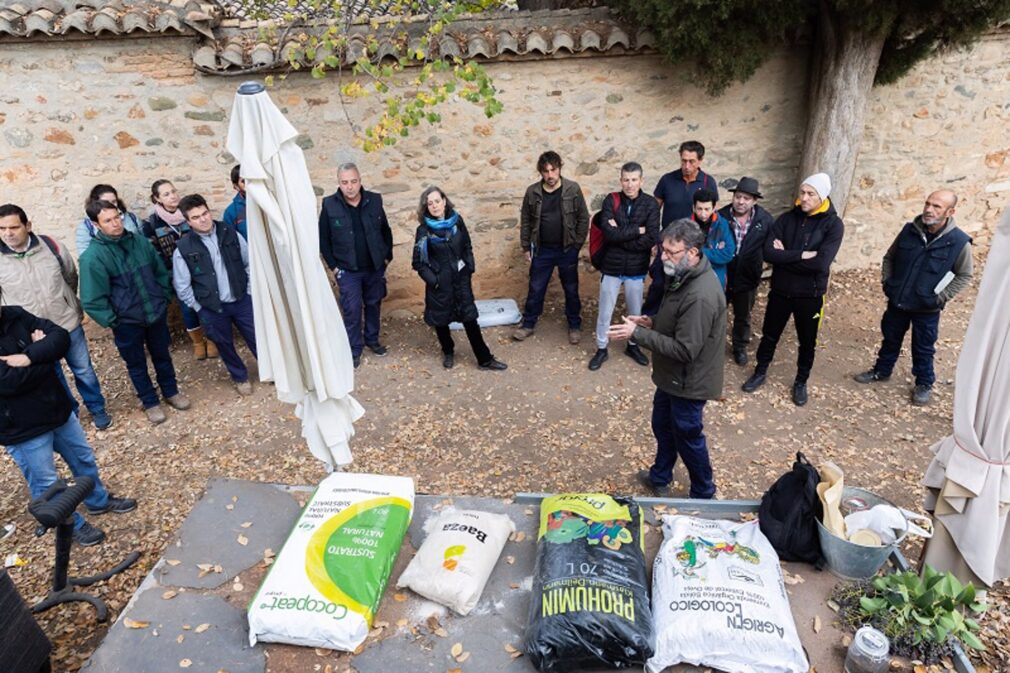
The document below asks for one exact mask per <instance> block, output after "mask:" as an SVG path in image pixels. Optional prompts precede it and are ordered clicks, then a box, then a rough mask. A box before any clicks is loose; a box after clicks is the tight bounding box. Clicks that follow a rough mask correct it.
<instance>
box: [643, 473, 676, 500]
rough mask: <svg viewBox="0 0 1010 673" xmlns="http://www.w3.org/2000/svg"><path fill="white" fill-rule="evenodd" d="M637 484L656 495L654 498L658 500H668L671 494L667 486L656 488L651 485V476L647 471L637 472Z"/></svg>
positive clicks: (654, 485)
mask: <svg viewBox="0 0 1010 673" xmlns="http://www.w3.org/2000/svg"><path fill="white" fill-rule="evenodd" d="M638 483H640V484H642V485H643V486H645V487H647V488H648V489H649V490H650V491H652V492H653V493H654V494H656V497H659V498H669V497H670V494H671V493H672V491H671V490H670V486H669V484H668V485H666V486H657V485H656V484H654V483H652V474H651V472H650V471H649V470H639V471H638Z"/></svg>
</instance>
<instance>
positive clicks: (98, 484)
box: [0, 298, 137, 547]
mask: <svg viewBox="0 0 1010 673" xmlns="http://www.w3.org/2000/svg"><path fill="white" fill-rule="evenodd" d="M0 301H2V298H0ZM69 348H70V335H69V334H68V333H67V331H66V330H65V329H63V328H62V327H60V326H58V325H56V324H54V323H52V322H50V321H48V320H45V319H43V318H38V317H36V316H34V315H32V314H31V313H29V312H28V311H25V310H24V309H23V308H21V307H20V306H3V307H0V442H2V443H3V445H4V446H5V447H6V448H7V453H9V454H10V456H11V458H13V459H14V462H15V463H17V465H18V467H19V468H21V472H22V474H24V477H25V481H27V482H28V490H29V493H30V494H31V498H32V499H33V500H34V499H36V498H38V497H39V496H40V495H42V494H43V493H44V492H45V490H46V489H47V488H49V487H50V486H51V485H52V484H53V483H54V482H55V481H56V479H57V474H56V464H55V462H54V460H53V452H54V451H55V452H57V453H59V454H60V455H61V456H63V460H64V461H66V463H67V466H68V467H69V468H70V471H71V472H72V473H73V474H74V476H78V477H80V476H89V477H91V478H93V479H94V480H95V489H94V490H93V491H92V492H91V494H90V495H89V496H88V497H87V499H86V500H85V501H84V504H85V506H86V507H87V509H88V512H89V513H90V514H104V513H105V512H116V513H123V512H129V511H131V510H133V509H135V508H136V506H137V502H136V501H135V500H132V499H130V498H116V497H113V496H111V495H110V494H109V492H108V491H107V490H106V489H105V486H103V485H102V480H101V479H100V478H99V476H98V465H97V463H96V462H95V453H94V451H92V449H91V446H90V445H89V444H88V441H87V438H86V437H85V436H84V430H82V429H81V424H80V422H79V421H78V420H77V416H76V414H74V413H73V409H72V406H71V400H70V397H69V395H68V394H67V391H66V388H65V387H64V385H63V384H62V383H60V379H59V377H58V376H57V374H56V368H57V367H59V366H60V364H59V362H60V359H62V358H63V357H64V356H65V355H66V354H67V349H69ZM104 539H105V533H103V532H102V531H101V530H100V529H98V528H96V527H95V526H93V525H91V524H90V523H88V522H86V521H85V520H84V517H82V516H81V515H80V514H78V513H76V512H75V513H74V540H76V541H77V542H78V543H79V544H81V545H82V546H86V547H87V546H91V545H95V544H98V543H99V542H101V541H102V540H104Z"/></svg>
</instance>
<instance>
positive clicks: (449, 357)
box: [442, 353, 456, 369]
mask: <svg viewBox="0 0 1010 673" xmlns="http://www.w3.org/2000/svg"><path fill="white" fill-rule="evenodd" d="M442 366H443V367H445V368H446V369H452V368H453V367H455V366H456V356H455V355H453V354H452V353H443V354H442Z"/></svg>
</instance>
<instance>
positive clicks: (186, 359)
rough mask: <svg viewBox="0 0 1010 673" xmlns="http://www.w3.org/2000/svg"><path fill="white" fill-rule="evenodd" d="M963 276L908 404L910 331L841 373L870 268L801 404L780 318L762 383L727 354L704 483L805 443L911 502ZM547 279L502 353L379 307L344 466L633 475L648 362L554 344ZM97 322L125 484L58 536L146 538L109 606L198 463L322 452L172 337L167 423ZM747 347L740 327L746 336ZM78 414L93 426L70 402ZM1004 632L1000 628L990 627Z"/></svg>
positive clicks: (560, 338)
mask: <svg viewBox="0 0 1010 673" xmlns="http://www.w3.org/2000/svg"><path fill="white" fill-rule="evenodd" d="M976 288H977V279H976V284H975V287H973V288H972V289H971V290H970V291H969V292H968V293H966V295H965V296H962V297H958V298H957V299H956V300H955V301H954V302H953V303H952V305H951V306H950V307H949V309H948V310H947V311H945V312H944V315H943V319H942V321H941V332H940V341H939V344H938V353H937V358H936V366H937V373H938V382H937V385H936V388H935V394H934V400H933V403H932V404H931V405H930V406H928V407H925V408H917V407H912V406H911V405H910V404H909V390H910V387H911V378H910V368H911V363H910V361H909V359H908V356H907V342H906V350H905V352H904V353H903V357H902V358H901V359H900V360H899V363H898V368H897V370H896V372H895V375H894V376H893V377H892V379H891V381H890V382H887V383H882V384H877V385H874V386H872V387H868V386H861V385H859V384H857V383H855V382H854V381H853V380H852V375H853V374H855V373H857V372H859V371H861V370H863V369H866V368H867V367H868V366H870V365H871V364H872V362H873V358H874V355H875V352H876V348H877V345H878V341H879V326H878V324H879V319H880V314H881V311H882V310H883V306H884V302H883V298H882V295H881V293H880V289H879V276H878V272H876V271H861V272H844V273H838V274H835V276H834V277H833V279H832V286H831V290H830V293H829V296H828V299H827V308H826V314H825V318H824V324H823V328H822V331H821V338H820V343H819V348H818V354H817V361H816V363H815V365H814V372H813V375H812V377H811V381H810V393H811V394H810V403H809V404H808V406H806V407H805V408H797V407H795V406H794V405H793V404H792V402H791V401H790V399H789V385H790V383H791V381H792V377H793V374H794V371H795V357H796V350H795V338H794V335H793V334H792V333H791V332H789V331H787V333H786V336H785V337H784V339H783V342H782V344H781V345H780V349H779V352H778V353H777V355H776V359H775V362H774V364H773V365H772V368H771V370H770V375H769V382H768V384H766V385H765V386H764V388H762V389H761V390H760V391H759V392H758V393H756V394H754V395H747V394H745V393H743V392H741V391H740V384H741V383H742V382H743V381H744V380H745V379H746V377H747V376H748V375H749V373H750V371H751V370H750V368H740V367H737V366H736V365H734V364H733V363H732V362H731V361H730V360H729V358H727V364H726V382H725V388H724V396H725V397H724V399H723V400H720V401H718V402H713V403H710V404H709V405H708V406H707V407H706V409H705V420H706V434H707V435H708V438H709V446H710V450H711V457H712V464H713V467H714V470H715V476H716V481H717V484H718V487H719V492H718V496H717V497H720V498H759V497H760V496H761V494H762V493H763V492H764V491H765V489H767V487H768V486H769V485H770V484H771V482H772V481H774V479H775V478H776V477H777V476H779V475H780V474H781V473H783V472H785V471H786V470H787V469H789V467H790V465H791V462H792V459H793V456H794V454H795V452H796V451H797V450H802V451H804V452H805V453H806V454H807V456H808V457H809V458H810V459H811V460H812V461H813V462H814V463H815V464H816V463H819V462H821V461H824V460H833V461H834V462H836V463H837V464H838V465H840V466H841V467H842V468H843V469H844V470H845V472H846V482H847V483H849V484H852V485H857V486H866V487H869V488H871V489H872V490H874V491H876V492H879V493H881V494H883V495H885V496H886V497H888V498H890V499H891V500H893V501H894V502H896V503H898V504H900V505H902V506H905V507H908V508H911V509H918V508H919V506H920V502H921V489H920V488H919V486H918V485H917V484H918V480H919V479H920V478H921V476H922V474H923V471H924V469H925V467H926V465H927V464H928V463H929V460H930V457H931V455H932V454H931V452H930V451H929V447H930V446H931V445H932V444H933V443H934V442H936V441H938V440H940V439H941V438H942V437H943V436H944V435H946V434H948V433H949V432H950V430H951V408H952V401H953V388H954V386H953V379H954V370H955V365H956V361H957V355H958V352H959V348H960V344H961V340H962V337H963V334H964V330H965V327H966V325H967V321H968V318H969V316H970V313H971V308H972V305H973V302H974V297H975V291H976ZM763 293H764V290H762V294H763ZM558 295H559V293H558V292H557V288H556V286H555V285H552V288H551V294H550V295H549V297H548V306H549V307H550V308H549V310H548V312H547V314H546V315H545V316H544V317H543V319H542V321H541V323H540V326H539V327H538V330H537V333H536V335H535V336H533V337H531V338H530V339H528V340H527V341H525V342H523V343H517V342H514V341H513V340H512V339H511V338H510V332H511V328H494V329H490V330H487V331H486V337H487V339H488V342H489V344H490V345H491V348H492V351H493V352H494V354H495V355H496V356H497V357H498V358H499V359H501V360H503V361H505V362H507V363H508V365H509V369H508V370H507V371H505V372H484V371H480V370H478V369H477V367H476V363H475V362H474V360H473V357H472V355H471V353H470V350H469V346H468V345H467V344H466V342H465V338H463V337H462V334H461V333H460V334H459V336H458V337H457V358H456V360H457V364H456V367H455V368H454V369H452V370H444V369H443V368H442V366H441V357H440V355H439V352H438V346H437V342H436V340H435V336H434V333H433V332H432V330H431V329H430V328H428V327H426V326H425V325H424V324H423V323H422V322H421V321H420V320H419V319H416V318H414V319H399V320H393V319H387V320H386V321H385V322H384V325H383V334H382V341H383V342H384V343H385V344H387V345H388V346H389V349H390V353H389V355H388V356H386V357H383V358H378V357H375V356H374V355H371V354H369V353H367V352H366V355H365V356H364V358H363V363H362V365H361V368H360V369H359V370H358V371H357V390H356V393H355V395H356V397H357V399H358V400H359V401H360V402H361V404H362V405H363V406H364V407H365V409H366V414H365V416H364V417H363V418H362V419H361V421H359V423H358V424H357V428H356V429H357V435H356V437H355V438H354V441H353V444H352V448H353V451H354V457H355V462H354V464H353V465H352V466H351V469H352V470H353V471H360V472H381V473H388V474H400V475H406V476H411V477H413V478H414V479H415V481H416V487H417V490H418V492H422V493H441V494H476V495H496V496H510V495H512V494H514V493H516V492H518V491H533V492H556V491H575V490H580V491H581V490H603V491H608V492H618V493H632V494H644V490H643V489H642V488H641V487H640V486H638V485H637V484H636V483H635V481H634V474H635V472H636V471H637V470H639V469H641V468H644V467H647V466H648V465H649V464H650V461H651V458H652V455H653V451H654V442H653V439H652V434H651V431H650V428H649V415H650V409H651V397H652V393H653V391H654V386H653V385H652V384H651V382H650V379H649V374H650V370H649V369H648V368H645V367H640V366H638V365H637V364H635V363H634V362H633V361H632V360H631V359H629V358H627V357H624V356H623V354H622V352H621V350H622V348H623V346H617V347H612V348H611V356H610V360H609V361H608V362H607V363H605V364H604V365H603V367H602V369H600V370H599V371H597V372H590V371H588V370H587V368H586V364H587V362H588V360H589V357H590V356H591V355H592V351H593V349H594V345H593V342H592V338H591V336H590V334H589V331H588V329H587V331H585V332H584V338H583V341H582V344H581V345H579V346H571V345H569V344H568V343H567V339H566V333H565V332H566V330H565V328H564V324H563V323H564V319H563V316H562V314H561V311H560V310H559V304H560V298H559V296H558ZM763 306H764V301H763V298H762V299H760V300H759V304H758V306H757V307H755V311H754V315H755V316H756V327H757V328H759V327H760V320H761V316H762V315H763V313H764V309H763ZM594 318H595V304H593V303H589V304H588V305H587V306H586V307H585V308H584V319H585V320H586V324H587V328H588V326H589V325H590V324H591V323H592V322H593V321H594ZM94 328H95V326H94V325H90V326H89V333H90V334H91V336H92V345H93V357H94V359H95V361H96V363H97V366H98V369H99V375H100V377H101V379H102V381H103V384H104V387H105V391H106V393H107V394H108V396H109V397H110V411H111V413H112V414H113V416H114V417H115V425H114V427H113V428H112V429H111V430H109V431H107V432H104V433H97V432H95V431H93V430H91V429H89V430H88V434H89V436H90V437H91V439H92V441H93V443H94V446H95V447H96V452H97V455H98V460H99V464H100V467H101V470H102V475H103V478H104V480H105V482H106V483H107V485H108V486H110V488H111V490H112V491H113V492H114V493H117V494H122V495H129V496H132V497H136V498H138V499H139V501H140V506H139V508H138V510H137V511H136V512H135V513H131V514H128V515H124V516H114V515H106V516H103V517H100V518H96V519H95V520H94V522H95V523H96V524H97V525H99V526H101V527H102V528H104V529H105V530H106V531H107V532H108V533H109V541H108V542H106V543H105V544H103V545H100V546H99V547H96V548H91V549H86V550H81V549H78V548H75V549H74V552H73V560H74V563H75V564H76V566H77V567H78V568H79V573H78V574H91V573H92V572H94V571H97V570H98V569H101V568H104V567H108V566H111V565H112V564H114V563H115V562H117V561H118V560H119V559H120V558H121V557H123V556H125V554H126V553H128V552H129V551H130V550H132V549H141V550H142V551H143V552H144V555H143V557H142V559H141V561H140V562H139V563H138V564H137V565H136V566H135V567H134V568H132V569H131V570H129V571H128V572H126V573H124V574H122V575H119V576H117V577H116V578H114V579H112V580H110V581H109V582H106V583H103V584H101V585H99V586H97V587H93V588H92V591H94V592H96V593H98V594H100V595H102V596H104V597H105V598H106V599H107V600H108V601H109V603H110V606H111V607H112V608H113V610H118V609H120V608H121V607H122V606H123V605H124V604H125V602H126V601H127V600H128V599H129V596H130V595H131V594H132V593H133V591H134V590H135V589H136V587H137V586H138V584H139V583H140V581H141V580H142V579H143V577H144V576H145V575H146V574H147V572H148V570H149V569H150V567H151V565H152V564H153V563H154V562H155V561H156V560H157V559H158V558H159V557H160V556H161V554H162V551H163V549H164V548H165V546H166V545H167V544H168V543H169V542H170V541H171V540H172V538H173V536H174V535H175V533H176V531H177V530H178V528H179V526H180V524H181V523H182V520H183V519H184V517H185V516H186V514H187V513H188V512H189V510H190V508H191V507H192V505H193V503H194V502H195V501H196V500H197V499H198V498H199V496H200V494H201V492H202V490H203V489H204V487H205V485H206V483H207V480H208V478H210V477H212V476H225V477H234V478H241V479H253V480H261V481H266V482H279V483H285V484H312V483H316V482H317V481H318V480H320V479H321V478H322V477H323V476H324V471H323V469H322V467H321V466H320V464H319V463H318V462H317V461H315V460H314V459H313V458H312V457H311V456H310V455H309V453H308V451H307V449H305V447H304V444H303V443H302V442H301V441H300V437H299V423H298V421H297V419H296V418H295V417H294V415H293V409H292V408H291V407H290V406H287V405H284V404H281V403H280V402H278V401H277V400H276V399H275V397H274V391H273V388H272V387H271V386H269V385H266V384H256V386H255V392H254V395H253V397H251V398H248V399H245V398H240V397H239V396H238V394H237V393H236V392H235V391H234V389H233V388H232V386H231V385H230V384H229V382H228V377H227V374H226V372H225V370H224V367H223V365H221V364H220V363H219V362H217V361H208V362H206V363H203V362H196V361H194V360H193V358H192V356H191V355H190V353H189V351H188V349H187V348H186V347H185V346H184V345H183V344H182V342H181V341H180V340H177V341H176V346H175V351H174V353H173V355H174V357H175V361H176V365H177V368H178V370H179V374H180V381H181V387H182V390H183V391H184V392H185V393H187V394H188V395H189V396H191V397H192V398H193V402H194V403H193V408H192V409H191V410H189V411H186V412H176V411H174V410H171V409H169V410H168V415H169V420H168V422H167V423H165V424H163V425H161V426H157V427H152V426H150V425H149V424H148V423H147V422H146V420H145V419H144V417H143V414H142V412H141V411H140V410H139V408H138V406H137V404H136V398H135V396H134V394H133V391H132V388H130V385H129V382H128V379H127V377H126V375H125V370H124V367H123V365H122V363H121V361H120V359H119V357H118V355H117V353H116V352H115V348H114V346H113V344H112V341H111V338H110V336H109V335H108V334H107V333H105V332H103V331H102V330H100V329H94ZM754 347H756V342H755V343H754V344H752V347H751V355H753V350H754ZM85 425H86V427H88V428H90V419H87V417H86V415H85ZM2 460H3V462H2V463H0V464H2V466H3V470H2V471H0V486H2V490H0V522H14V523H16V524H17V532H16V533H15V534H14V535H13V536H12V537H10V538H8V539H6V540H4V541H2V542H0V551H2V552H3V554H4V555H6V554H9V553H12V552H17V553H18V554H20V555H21V556H22V557H24V558H26V559H28V560H29V563H28V565H27V566H25V567H23V568H19V569H16V570H14V571H13V572H12V577H13V579H14V582H15V584H16V585H17V586H18V588H19V589H20V591H21V592H22V594H23V595H24V596H25V597H26V599H27V600H29V601H30V602H32V601H34V600H36V599H37V598H39V597H41V596H43V595H44V593H45V591H46V588H47V582H48V572H49V570H50V569H51V567H52V557H53V550H52V538H51V537H48V536H47V537H46V538H43V539H36V538H35V537H34V536H33V534H32V531H33V528H34V527H33V526H32V523H31V520H30V517H29V515H28V514H27V513H26V510H25V505H26V499H27V492H26V489H25V487H24V484H23V480H22V477H21V475H20V473H19V472H18V470H17V468H16V466H15V465H14V463H13V462H12V461H11V460H10V458H9V457H4V458H3V459H2ZM677 479H678V483H677V488H676V495H677V496H678V497H680V496H685V495H686V488H687V483H686V479H687V476H686V472H684V471H683V467H682V466H678V472H677ZM1003 591H1006V589H1005V587H1004V589H1003ZM1004 600H1005V599H1004ZM1005 609H1006V608H1005V602H1004V607H1003V610H1004V611H1005ZM92 615H93V612H92V611H91V610H90V609H89V608H86V607H82V606H80V605H79V604H75V605H71V606H65V607H60V608H57V609H54V610H51V611H49V612H47V613H45V614H44V615H43V616H41V618H40V622H41V623H42V625H43V628H44V629H45V630H46V632H47V634H48V635H49V636H50V638H51V639H53V640H54V643H55V645H56V647H57V651H56V664H57V670H61V671H64V670H66V671H73V670H76V669H77V668H79V666H80V665H81V664H82V663H83V662H84V661H85V660H86V659H87V657H88V656H89V654H90V652H91V651H92V650H93V648H94V646H95V645H96V644H97V643H98V642H99V641H100V640H101V637H102V634H103V633H104V630H103V628H96V627H95V626H94V624H93V619H92ZM992 642H993V643H994V644H996V640H993V641H992ZM1002 647H1003V648H1006V647H1007V645H1006V643H1005V641H1004V643H1003V645H1002ZM1003 652H1004V655H1003V656H1005V652H1006V649H1003ZM990 663H991V664H993V667H992V670H1010V663H1007V660H1006V659H1004V660H1003V663H1002V664H1000V663H997V660H996V659H993V660H991V662H990ZM1000 666H1006V668H1000Z"/></svg>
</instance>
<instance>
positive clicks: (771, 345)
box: [755, 291, 824, 383]
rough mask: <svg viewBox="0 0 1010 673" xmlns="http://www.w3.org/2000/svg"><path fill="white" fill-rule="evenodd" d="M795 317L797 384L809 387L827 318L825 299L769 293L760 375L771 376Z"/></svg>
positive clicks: (758, 368) (762, 331)
mask: <svg viewBox="0 0 1010 673" xmlns="http://www.w3.org/2000/svg"><path fill="white" fill-rule="evenodd" d="M790 316H792V319H793V323H794V324H795V325H796V340H797V341H798V342H799V347H798V349H797V354H796V383H806V382H807V379H808V378H810V370H811V369H813V366H814V354H815V353H816V351H817V331H818V330H819V329H820V326H821V319H822V318H823V317H824V297H786V296H785V295H781V294H778V293H776V292H774V291H772V292H769V293H768V307H767V308H766V309H765V319H764V324H763V325H762V327H761V343H760V344H758V349H757V367H755V371H756V372H761V373H764V372H767V371H768V365H769V364H771V361H772V358H774V357H775V347H776V346H777V345H778V343H779V339H780V338H781V337H782V332H783V331H784V330H785V328H786V324H787V323H788V322H789V317H790Z"/></svg>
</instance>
